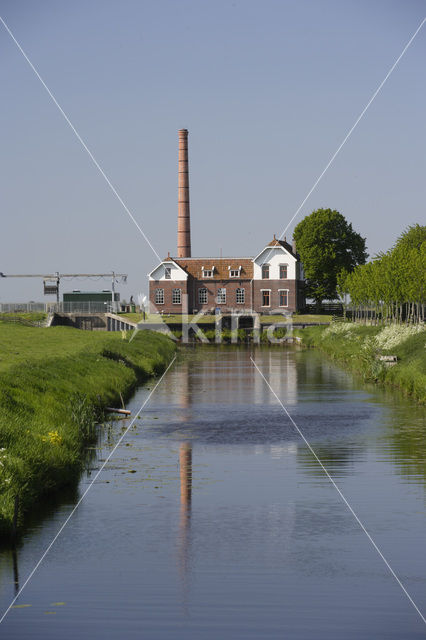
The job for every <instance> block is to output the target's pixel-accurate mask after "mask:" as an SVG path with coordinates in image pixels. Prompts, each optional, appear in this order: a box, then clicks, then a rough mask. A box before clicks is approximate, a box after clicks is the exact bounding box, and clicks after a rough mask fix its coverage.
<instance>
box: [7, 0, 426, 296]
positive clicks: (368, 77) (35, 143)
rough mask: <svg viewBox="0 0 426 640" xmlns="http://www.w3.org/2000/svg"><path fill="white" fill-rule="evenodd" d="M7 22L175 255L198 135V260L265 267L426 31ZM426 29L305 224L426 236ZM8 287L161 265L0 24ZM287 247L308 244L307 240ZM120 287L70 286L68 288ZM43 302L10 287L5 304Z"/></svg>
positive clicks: (109, 17)
mask: <svg viewBox="0 0 426 640" xmlns="http://www.w3.org/2000/svg"><path fill="white" fill-rule="evenodd" d="M0 8H1V10H0V14H1V15H2V17H3V18H4V20H5V21H6V22H7V24H8V25H9V27H10V29H11V30H12V31H13V33H14V35H15V37H16V38H17V40H18V41H19V42H20V43H21V45H22V47H23V49H24V50H25V51H26V53H27V54H28V56H29V58H30V59H31V61H32V62H33V64H34V65H35V66H36V67H37V68H38V70H39V72H40V74H41V76H42V77H43V78H44V80H45V82H46V83H47V85H48V86H49V88H50V89H51V91H52V93H53V94H54V95H55V97H56V98H57V100H58V102H59V103H60V104H61V106H62V107H63V109H64V110H65V111H66V113H67V114H68V116H69V118H70V119H71V121H72V122H73V124H74V125H75V127H76V128H77V130H78V131H79V133H80V135H81V136H82V137H83V138H84V140H85V142H86V143H87V145H88V146H89V147H90V149H91V150H92V151H93V153H94V155H95V156H96V158H97V160H98V162H99V163H100V165H101V166H102V168H103V169H104V170H105V172H106V173H107V175H108V177H109V178H110V179H111V181H112V183H113V184H114V186H115V187H116V188H117V190H118V191H119V193H120V195H121V196H122V198H123V200H124V201H125V202H126V204H127V206H128V207H129V209H130V210H131V212H132V214H133V215H134V217H135V218H136V220H137V221H138V223H139V224H140V226H141V227H142V228H143V230H144V232H145V233H146V235H147V236H148V237H149V239H150V241H151V243H152V244H153V246H154V248H155V249H156V251H157V252H158V253H159V254H160V256H161V257H163V256H166V255H167V252H168V251H170V253H171V255H174V254H175V253H176V224H177V131H178V129H180V128H187V129H188V130H189V153H190V185H191V222H192V251H193V255H194V256H203V255H205V256H210V255H213V256H215V255H216V256H217V255H219V254H220V251H222V253H223V255H242V256H244V255H256V254H257V253H259V252H260V250H261V249H262V248H263V246H264V245H265V244H266V243H267V242H268V241H269V240H270V239H271V238H272V235H273V233H276V234H279V233H281V231H282V230H283V228H284V227H285V226H286V225H287V222H288V221H289V219H290V218H291V217H292V215H293V214H294V212H295V211H296V209H297V208H298V207H299V205H300V203H301V202H302V200H303V199H304V197H305V196H306V194H307V192H308V191H309V189H310V188H311V187H312V185H313V183H314V182H315V180H316V178H317V177H318V175H319V174H320V173H321V171H322V169H323V168H324V166H325V165H326V164H327V162H328V160H329V159H330V157H331V155H332V154H333V153H334V151H335V150H336V148H337V147H338V145H339V144H340V142H341V141H342V140H343V138H344V136H345V135H346V133H347V131H348V130H349V128H350V127H351V126H352V124H353V123H354V121H355V120H356V118H357V116H358V115H359V113H360V112H361V111H362V109H363V108H364V106H365V105H366V103H367V102H368V100H369V99H370V97H371V95H372V94H373V92H374V90H375V89H376V88H377V86H378V85H379V83H380V82H381V81H382V80H383V78H384V76H385V75H386V73H387V71H388V70H389V68H390V67H391V65H392V64H393V62H394V61H395V59H396V58H397V56H398V55H399V54H400V52H401V51H402V49H403V47H404V46H405V44H406V43H407V41H408V40H409V38H410V37H411V35H412V34H413V32H414V31H415V29H416V28H417V27H418V25H419V24H420V22H421V20H422V18H424V17H425V15H426V3H425V2H424V1H417V0H404V1H403V0H398V1H393V0H384V1H382V0H367V1H363V0H357V1H350V0H336V1H334V0H298V1H288V0H281V1H275V0H263V1H262V2H260V1H252V0H244V1H242V0H229V1H224V0H214V1H213V0H209V1H204V0H155V1H154V0H152V1H149V2H148V1H144V0H120V2H118V1H116V0H114V1H111V0H90V1H89V2H88V1H87V0H84V1H83V0H73V1H72V2H70V1H69V0H51V1H50V0H38V1H37V2H34V1H33V0H28V1H27V0H1V2H0ZM425 54H426V25H425V26H424V27H423V29H422V30H421V32H420V33H419V35H418V36H417V38H416V40H415V41H414V42H413V44H412V45H411V47H410V48H409V50H408V51H407V53H406V55H405V56H404V58H403V59H402V61H401V62H400V64H399V66H398V67H397V68H396V69H395V71H394V73H393V75H392V76H391V77H390V79H389V80H388V82H387V83H386V84H385V86H384V88H383V90H382V91H381V93H380V94H379V95H378V97H377V98H376V100H375V101H374V103H373V104H372V106H371V107H370V109H369V111H368V112H367V113H366V115H365V117H364V118H363V120H362V121H361V122H360V124H359V125H358V127H357V129H356V130H355V131H354V133H353V134H352V137H351V138H350V139H349V141H348V142H347V143H346V145H345V146H344V148H343V150H342V151H341V153H340V154H339V156H338V157H337V159H336V161H335V163H334V164H333V166H332V167H331V168H330V169H329V171H328V172H327V173H326V175H325V177H324V178H323V180H322V181H321V183H320V185H319V186H318V188H317V189H316V190H315V191H314V193H313V194H312V195H311V196H310V198H309V200H308V201H307V202H306V204H305V205H304V207H303V209H302V211H301V213H300V214H299V216H298V218H297V220H295V224H297V222H298V221H300V220H301V219H302V218H303V216H304V215H307V214H309V213H310V212H311V211H313V210H314V209H316V208H318V207H330V208H334V209H338V210H339V211H340V212H341V213H342V214H343V215H345V216H346V218H347V219H348V220H349V221H350V222H352V224H353V227H354V229H355V230H356V231H358V232H359V233H361V234H362V235H363V236H365V237H366V238H367V244H368V250H369V253H370V254H371V255H373V254H375V253H376V252H378V251H380V250H386V249H388V248H389V247H390V245H391V244H392V243H393V242H394V241H395V239H396V237H397V236H398V235H399V234H400V232H401V231H402V230H403V229H404V228H405V227H406V226H407V225H408V224H412V223H415V222H423V223H424V222H425V201H426V179H425V175H426V160H425V138H426V136H425V129H426V124H425V122H426V119H425V113H426V100H425V98H426V82H425V80H426V78H425V72H426V65H425V61H426V55H425ZM0 56H1V58H0V59H1V62H0V83H1V95H2V99H1V102H0V113H1V129H2V131H1V149H0V163H1V165H0V175H1V209H2V226H1V234H0V271H3V272H5V273H38V272H40V273H44V272H48V273H49V272H54V271H62V272H99V271H105V272H107V271H111V270H113V269H114V270H116V271H122V272H126V273H128V274H129V281H128V285H127V286H126V287H122V288H121V293H122V297H126V298H127V299H128V298H129V297H130V295H131V294H133V295H136V294H137V293H139V292H144V293H146V292H147V278H146V274H147V273H148V272H149V271H151V270H152V269H153V267H154V266H155V265H156V263H157V258H156V256H155V255H154V253H153V252H152V250H151V249H150V247H149V246H148V245H147V243H146V242H145V240H144V239H143V238H142V236H141V235H140V233H139V232H138V230H137V229H136V227H135V226H134V224H133V223H132V222H131V220H130V219H129V217H128V215H127V214H126V212H125V211H124V210H123V208H122V206H121V205H120V203H119V202H118V201H117V199H116V198H115V197H114V195H113V194H112V193H111V191H110V190H109V188H108V186H107V184H106V183H105V181H104V179H103V178H102V177H101V176H100V174H99V172H98V171H97V169H96V168H95V167H94V166H93V164H92V162H91V160H90V158H89V157H88V155H87V154H86V152H85V151H84V150H83V149H82V147H81V145H80V143H79V142H78V141H77V140H76V138H75V136H74V134H73V133H72V131H71V130H70V128H69V127H68V125H67V124H66V122H65V121H64V119H63V117H62V116H61V115H60V113H59V112H58V110H57V108H56V107H55V105H54V104H53V102H52V101H51V99H50V98H49V96H48V95H47V93H46V92H45V90H44V89H43V87H42V85H41V84H40V82H39V80H38V79H37V78H36V76H35V75H34V73H33V71H32V70H31V69H30V67H29V66H28V64H27V63H26V61H25V60H24V58H23V57H22V55H21V53H20V52H19V50H18V49H17V47H16V45H15V44H14V43H13V41H12V40H11V38H10V36H9V35H8V34H7V32H6V31H5V30H4V28H3V27H2V26H0ZM292 228H294V225H292V227H291V229H290V233H288V234H287V238H290V237H291V230H292ZM98 287H99V288H107V287H108V282H105V283H93V282H77V281H74V282H70V283H66V285H65V286H64V287H63V290H70V289H78V288H81V289H93V288H98ZM29 299H32V300H43V299H45V300H50V299H52V298H51V297H47V298H43V295H42V286H41V283H40V282H38V281H36V280H5V279H1V280H0V302H7V301H18V300H21V301H24V300H29Z"/></svg>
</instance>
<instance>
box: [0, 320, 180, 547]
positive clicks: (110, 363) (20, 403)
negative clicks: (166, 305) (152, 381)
mask: <svg viewBox="0 0 426 640" xmlns="http://www.w3.org/2000/svg"><path fill="white" fill-rule="evenodd" d="M174 351H175V345H174V343H173V342H172V341H171V340H169V339H168V338H166V337H164V336H162V335H160V334H157V333H155V332H151V331H146V332H145V331H144V332H140V333H138V334H137V335H136V337H135V339H134V340H133V341H132V342H129V341H128V340H127V339H126V340H123V339H122V334H121V332H119V333H107V332H85V331H79V330H76V329H72V328H68V327H53V328H49V329H41V328H32V327H25V326H21V325H15V324H0V354H1V360H0V449H1V450H0V539H3V540H4V539H6V538H7V537H8V536H10V535H11V531H12V518H13V508H14V500H15V496H16V495H19V500H20V512H19V527H20V528H21V529H22V527H23V525H24V524H25V520H26V517H27V515H28V513H29V512H30V511H31V509H33V508H34V505H36V504H37V503H40V501H41V500H42V499H43V498H44V497H45V496H46V495H48V494H50V495H52V494H53V493H55V492H56V493H57V492H58V491H60V490H63V489H65V488H67V487H70V486H72V485H73V484H74V485H75V484H76V483H77V481H78V478H79V474H80V471H81V469H82V460H83V457H84V450H85V446H86V445H87V443H89V442H93V441H94V440H95V439H96V435H97V430H96V426H95V425H96V423H97V422H98V421H99V420H102V416H103V407H104V406H108V405H113V406H117V404H118V405H119V404H120V396H122V397H124V398H126V397H128V396H129V395H130V393H131V392H132V390H133V389H134V388H135V386H136V384H137V383H138V382H140V381H142V380H144V379H147V378H148V377H149V376H152V375H157V374H159V373H160V372H161V371H163V370H164V368H165V367H166V365H167V364H168V362H169V361H170V360H171V358H172V356H173V353H174Z"/></svg>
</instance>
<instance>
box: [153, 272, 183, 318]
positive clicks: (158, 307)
mask: <svg viewBox="0 0 426 640" xmlns="http://www.w3.org/2000/svg"><path fill="white" fill-rule="evenodd" d="M156 289H164V304H155V290H156ZM173 289H181V291H182V295H181V304H173V303H172V292H173ZM187 293H188V287H187V280H183V281H182V280H179V281H177V280H176V281H175V280H150V282H149V301H150V307H151V313H156V312H157V311H158V312H161V311H163V312H164V313H186V312H187V309H186V308H185V302H186V297H185V296H186V294H187Z"/></svg>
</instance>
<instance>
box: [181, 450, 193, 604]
mask: <svg viewBox="0 0 426 640" xmlns="http://www.w3.org/2000/svg"><path fill="white" fill-rule="evenodd" d="M179 468H180V520H179V540H178V568H179V575H180V579H181V588H182V605H183V608H184V611H185V613H187V612H188V611H187V608H188V591H189V586H190V583H189V577H190V564H191V499H192V447H191V445H190V444H189V442H183V443H182V444H181V445H180V448H179Z"/></svg>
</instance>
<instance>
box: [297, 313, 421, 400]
mask: <svg viewBox="0 0 426 640" xmlns="http://www.w3.org/2000/svg"><path fill="white" fill-rule="evenodd" d="M295 334H296V335H299V336H300V337H301V338H302V341H303V343H304V344H305V345H306V346H308V347H317V348H319V349H321V351H324V352H325V353H326V354H327V355H328V356H330V357H331V358H333V359H335V360H338V361H339V362H341V363H343V364H345V365H346V366H347V367H348V368H349V369H351V370H352V371H354V372H356V373H358V374H360V375H361V376H362V377H363V379H364V380H365V381H372V382H380V383H384V384H388V385H392V386H394V387H398V388H399V389H400V390H401V391H403V392H404V393H405V394H407V395H410V396H413V397H414V398H415V399H416V400H418V401H419V402H421V403H423V404H425V403H426V349H425V338H426V331H425V330H424V328H420V327H405V326H400V325H391V326H389V327H386V328H383V327H368V326H364V325H358V324H354V323H336V324H332V325H330V326H329V327H327V328H325V327H308V328H305V329H302V330H298V331H295ZM382 355H395V356H397V358H398V361H397V364H396V365H393V366H388V365H386V364H385V363H384V362H383V361H381V360H380V356H382Z"/></svg>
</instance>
